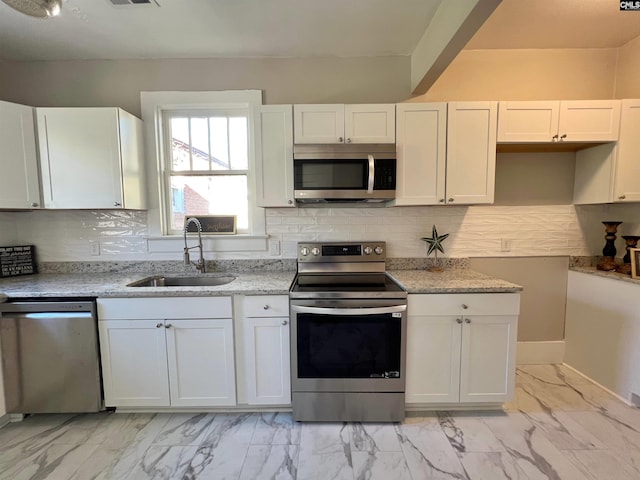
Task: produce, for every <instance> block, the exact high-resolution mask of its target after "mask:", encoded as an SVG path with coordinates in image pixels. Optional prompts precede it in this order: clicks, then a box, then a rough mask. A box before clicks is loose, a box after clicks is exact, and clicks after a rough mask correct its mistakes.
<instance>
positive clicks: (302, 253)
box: [300, 247, 309, 257]
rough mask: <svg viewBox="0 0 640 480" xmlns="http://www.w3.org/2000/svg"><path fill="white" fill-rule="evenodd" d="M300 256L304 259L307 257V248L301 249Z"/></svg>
mask: <svg viewBox="0 0 640 480" xmlns="http://www.w3.org/2000/svg"><path fill="white" fill-rule="evenodd" d="M300 255H302V256H303V257H306V256H307V255H309V248H308V247H302V248H301V249H300Z"/></svg>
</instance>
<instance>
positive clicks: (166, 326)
mask: <svg viewBox="0 0 640 480" xmlns="http://www.w3.org/2000/svg"><path fill="white" fill-rule="evenodd" d="M172 326H173V325H171V324H170V323H167V324H166V325H165V326H164V328H171V327H172Z"/></svg>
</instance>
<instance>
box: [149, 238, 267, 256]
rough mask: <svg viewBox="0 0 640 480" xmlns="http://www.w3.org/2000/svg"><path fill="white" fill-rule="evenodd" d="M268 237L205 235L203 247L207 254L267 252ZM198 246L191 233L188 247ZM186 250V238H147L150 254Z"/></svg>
mask: <svg viewBox="0 0 640 480" xmlns="http://www.w3.org/2000/svg"><path fill="white" fill-rule="evenodd" d="M267 239H268V235H203V236H202V247H203V248H204V251H205V252H265V251H267V249H268V242H267ZM197 244H198V237H197V235H195V234H192V233H190V234H189V235H188V236H187V245H189V247H192V246H194V245H197ZM183 248H184V236H182V235H168V236H164V237H147V250H148V252H149V253H175V252H177V251H182V249H183Z"/></svg>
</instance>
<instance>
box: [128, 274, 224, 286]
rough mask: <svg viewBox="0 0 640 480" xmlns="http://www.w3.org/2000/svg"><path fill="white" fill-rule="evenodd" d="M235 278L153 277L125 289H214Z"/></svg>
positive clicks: (130, 284)
mask: <svg viewBox="0 0 640 480" xmlns="http://www.w3.org/2000/svg"><path fill="white" fill-rule="evenodd" d="M235 279H236V277H234V276H232V275H218V276H215V277H208V276H202V275H199V276H194V277H166V276H164V275H155V276H153V277H147V278H143V279H142V280H137V281H135V282H132V283H129V284H127V287H215V286H218V285H226V284H227V283H230V282H233V281H234V280H235Z"/></svg>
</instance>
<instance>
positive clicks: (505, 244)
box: [500, 238, 511, 252]
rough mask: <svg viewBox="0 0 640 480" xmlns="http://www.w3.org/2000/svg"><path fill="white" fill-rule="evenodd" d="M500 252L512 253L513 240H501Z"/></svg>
mask: <svg viewBox="0 0 640 480" xmlns="http://www.w3.org/2000/svg"><path fill="white" fill-rule="evenodd" d="M500 251H501V252H510V251H511V239H510V238H503V239H501V240H500Z"/></svg>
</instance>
